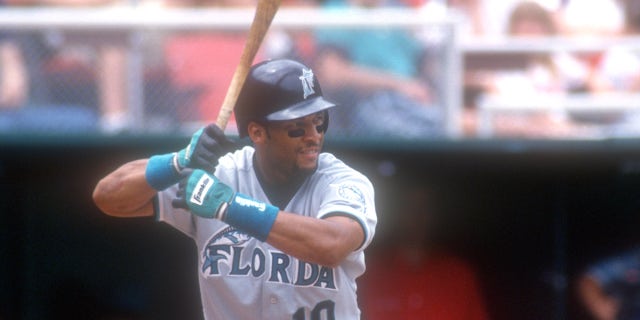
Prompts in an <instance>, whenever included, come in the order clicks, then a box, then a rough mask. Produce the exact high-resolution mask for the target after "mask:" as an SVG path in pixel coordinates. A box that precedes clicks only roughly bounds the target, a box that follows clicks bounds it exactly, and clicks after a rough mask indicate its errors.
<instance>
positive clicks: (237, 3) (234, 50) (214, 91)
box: [163, 0, 261, 128]
mask: <svg viewBox="0 0 640 320" xmlns="http://www.w3.org/2000/svg"><path fill="white" fill-rule="evenodd" d="M165 3H166V5H167V6H168V7H170V8H214V7H230V8H243V7H244V8H253V7H255V0H219V1H217V0H201V1H176V0H169V1H166V2H165ZM245 41H246V32H245V31H219V32H213V31H188V32H177V33H172V34H170V35H168V36H167V37H166V38H165V39H164V44H163V47H164V49H163V52H164V58H165V63H166V67H167V69H168V75H169V77H170V79H171V82H172V85H173V86H174V87H175V88H177V89H178V90H181V91H183V92H189V95H190V97H191V98H190V100H189V102H188V103H186V104H185V105H182V106H180V108H181V112H180V113H179V115H178V118H179V120H180V121H181V122H185V123H190V122H191V123H201V122H204V123H211V122H214V121H215V120H216V118H217V115H218V113H219V110H220V107H221V106H222V102H223V100H224V97H225V94H226V92H227V88H228V87H229V83H230V82H231V78H232V76H233V73H234V71H235V68H236V66H237V65H238V62H239V60H240V55H241V53H242V50H243V48H244V44H245ZM260 57H261V53H258V57H257V59H260ZM234 123H235V118H234V117H233V116H232V118H231V119H230V120H229V125H228V126H227V127H228V128H234V127H235V125H234Z"/></svg>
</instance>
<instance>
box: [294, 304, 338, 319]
mask: <svg viewBox="0 0 640 320" xmlns="http://www.w3.org/2000/svg"><path fill="white" fill-rule="evenodd" d="M335 306H336V303H335V302H333V301H331V300H325V301H322V302H320V303H318V304H316V306H315V307H314V308H313V310H311V316H310V317H309V320H323V319H324V320H335V319H336V314H335ZM323 312H324V314H325V315H326V317H325V318H321V316H322V313H323ZM306 319H307V315H306V314H305V313H304V308H300V309H298V311H296V313H294V314H293V318H292V320H306Z"/></svg>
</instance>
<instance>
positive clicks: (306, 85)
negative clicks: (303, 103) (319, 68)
mask: <svg viewBox="0 0 640 320" xmlns="http://www.w3.org/2000/svg"><path fill="white" fill-rule="evenodd" d="M299 79H300V80H301V81H302V90H303V91H304V98H305V99H306V98H307V97H308V96H310V95H312V94H314V93H316V92H315V91H314V90H313V71H312V70H311V69H302V75H301V76H300V77H299Z"/></svg>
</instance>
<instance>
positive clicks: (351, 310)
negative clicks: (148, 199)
mask: <svg viewBox="0 0 640 320" xmlns="http://www.w3.org/2000/svg"><path fill="white" fill-rule="evenodd" d="M253 154H254V149H253V148H252V147H244V148H243V149H241V150H238V151H236V152H235V153H233V154H227V155H226V156H224V157H222V158H221V159H220V161H219V165H218V166H217V168H216V171H215V175H216V176H217V177H218V178H219V179H220V180H221V181H222V182H224V183H225V184H227V185H229V186H230V187H231V188H233V189H234V190H235V191H237V192H240V193H243V194H245V195H248V196H251V197H253V198H254V199H256V200H260V201H264V202H267V203H269V199H267V196H266V195H265V192H264V191H263V189H262V187H261V185H260V183H259V182H258V178H257V176H256V173H255V170H254V167H253V159H252V158H253ZM176 188H177V187H176V186H174V187H172V188H169V189H167V190H165V191H163V192H160V193H159V195H158V200H159V201H158V208H157V211H158V212H157V213H158V218H159V220H160V221H164V222H166V223H168V224H170V225H172V226H173V227H175V228H177V229H178V230H180V231H182V232H184V233H185V234H187V235H188V236H189V237H191V238H193V239H194V241H195V242H196V245H197V248H198V252H199V257H198V259H199V261H198V262H199V263H198V274H199V282H200V292H201V297H202V304H203V310H204V315H205V318H206V319H221V320H226V319H251V320H254V319H266V320H280V319H282V320H289V319H291V320H329V319H340V320H348V319H360V309H359V308H358V305H357V297H356V282H355V280H356V278H357V277H358V276H360V275H361V274H362V273H363V272H364V270H365V261H364V252H363V250H364V249H365V248H366V247H367V246H368V245H369V243H370V242H371V240H372V239H373V235H374V233H375V227H376V223H377V216H376V210H375V205H374V190H373V186H372V184H371V182H370V181H369V180H368V179H367V178H366V177H365V176H364V175H362V174H361V173H359V172H357V171H356V170H354V169H352V168H350V167H348V166H347V165H345V164H344V163H343V162H342V161H340V160H338V159H337V158H336V157H334V156H333V155H331V154H328V153H322V154H320V157H319V163H318V169H317V170H316V172H315V173H314V174H313V175H312V176H310V177H309V178H307V180H306V181H305V182H304V183H303V185H302V186H301V187H300V189H299V190H298V191H297V193H296V194H295V195H294V196H293V198H292V199H291V201H290V202H289V204H288V205H287V207H286V208H280V209H281V210H284V211H287V212H292V213H297V214H300V215H304V216H309V217H315V218H323V217H327V216H331V215H336V214H338V215H346V216H349V217H352V218H353V219H355V220H356V221H358V222H359V223H360V224H361V225H362V228H363V230H364V234H365V240H364V242H363V244H362V245H361V246H360V248H358V249H357V250H356V251H354V252H352V253H351V254H350V255H349V256H348V257H347V258H346V259H345V260H344V261H343V262H342V264H340V265H339V266H338V267H336V268H329V267H325V266H321V265H317V264H313V263H308V262H305V261H300V260H298V259H296V258H295V257H293V256H290V255H287V254H284V253H283V252H281V251H280V250H278V249H276V248H274V247H272V246H271V245H269V244H267V243H265V242H262V241H259V240H257V239H254V238H253V237H250V236H248V235H247V234H245V233H243V232H242V231H240V230H237V229H235V228H233V227H230V226H229V225H227V224H225V223H224V222H221V221H219V220H216V219H205V218H201V217H198V216H195V215H192V214H190V213H189V212H188V211H185V210H181V209H174V208H173V207H172V206H171V200H172V199H173V198H174V197H175V192H176Z"/></svg>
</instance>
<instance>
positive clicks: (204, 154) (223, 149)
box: [175, 124, 237, 172]
mask: <svg viewBox="0 0 640 320" xmlns="http://www.w3.org/2000/svg"><path fill="white" fill-rule="evenodd" d="M236 148H237V147H236V144H235V143H233V142H232V141H231V140H229V139H227V137H226V136H225V135H224V132H223V131H222V130H221V129H220V128H219V127H218V126H217V125H215V124H210V125H208V126H206V127H204V128H201V129H200V130H198V131H196V132H195V133H194V134H193V136H191V141H190V142H189V145H188V146H187V147H186V148H184V149H182V150H180V151H178V152H177V154H176V160H175V162H176V165H177V166H178V168H179V169H184V168H191V169H202V170H205V171H207V172H213V170H214V168H215V166H216V164H218V159H219V158H220V157H221V156H223V155H225V154H227V153H228V152H231V151H233V150H235V149H236Z"/></svg>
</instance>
